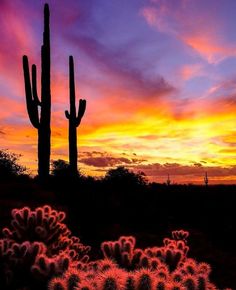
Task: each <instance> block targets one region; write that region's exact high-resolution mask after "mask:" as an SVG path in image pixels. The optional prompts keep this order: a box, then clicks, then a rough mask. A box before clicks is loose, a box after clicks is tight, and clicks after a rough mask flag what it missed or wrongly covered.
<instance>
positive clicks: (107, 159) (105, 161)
mask: <svg viewBox="0 0 236 290" xmlns="http://www.w3.org/2000/svg"><path fill="white" fill-rule="evenodd" d="M123 155H124V154H123ZM81 156H82V158H80V163H83V164H85V165H88V166H93V167H99V168H100V167H104V168H106V167H116V166H120V165H123V166H130V165H134V164H140V163H142V162H144V161H146V160H144V159H140V158H133V157H130V158H126V157H122V156H118V157H116V156H111V155H109V154H108V153H107V152H99V151H92V152H82V153H81Z"/></svg>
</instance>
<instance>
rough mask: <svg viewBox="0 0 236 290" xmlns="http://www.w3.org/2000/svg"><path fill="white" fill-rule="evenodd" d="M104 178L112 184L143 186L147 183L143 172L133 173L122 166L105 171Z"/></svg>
mask: <svg viewBox="0 0 236 290" xmlns="http://www.w3.org/2000/svg"><path fill="white" fill-rule="evenodd" d="M104 180H105V181H106V182H108V183H110V184H112V185H113V186H114V188H115V187H116V186H118V187H120V186H122V187H123V186H124V187H133V186H144V185H146V184H147V181H146V178H145V174H144V173H143V172H138V173H134V172H133V171H130V170H129V169H127V168H125V167H124V166H118V167H117V168H115V169H110V170H108V171H107V173H106V175H105V178H104Z"/></svg>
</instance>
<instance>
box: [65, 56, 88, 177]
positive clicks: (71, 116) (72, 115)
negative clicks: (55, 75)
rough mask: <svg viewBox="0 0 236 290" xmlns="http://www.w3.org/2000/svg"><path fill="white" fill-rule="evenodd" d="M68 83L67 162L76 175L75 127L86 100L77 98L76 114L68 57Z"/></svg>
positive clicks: (71, 72) (82, 112)
mask: <svg viewBox="0 0 236 290" xmlns="http://www.w3.org/2000/svg"><path fill="white" fill-rule="evenodd" d="M69 85H70V112H68V111H65V115H66V118H67V119H68V120H69V163H70V171H71V174H72V175H77V173H78V167H77V159H78V152H77V127H78V126H79V125H80V122H81V119H82V118H83V115H84V113H85V109H86V100H82V99H80V100H79V109H78V114H77V113H76V106H75V80H74V60H73V56H70V57H69Z"/></svg>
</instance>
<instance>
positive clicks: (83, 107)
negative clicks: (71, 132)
mask: <svg viewBox="0 0 236 290" xmlns="http://www.w3.org/2000/svg"><path fill="white" fill-rule="evenodd" d="M85 110H86V100H81V99H80V100H79V109H78V117H77V118H76V126H77V127H78V126H79V124H80V122H81V119H82V118H83V116H84V113H85Z"/></svg>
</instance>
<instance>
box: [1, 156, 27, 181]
mask: <svg viewBox="0 0 236 290" xmlns="http://www.w3.org/2000/svg"><path fill="white" fill-rule="evenodd" d="M19 158H20V155H18V154H15V153H12V152H9V151H8V150H0V180H6V179H10V178H14V177H17V176H20V175H23V174H24V173H25V172H26V167H24V166H22V165H20V164H19V163H18V161H19Z"/></svg>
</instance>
